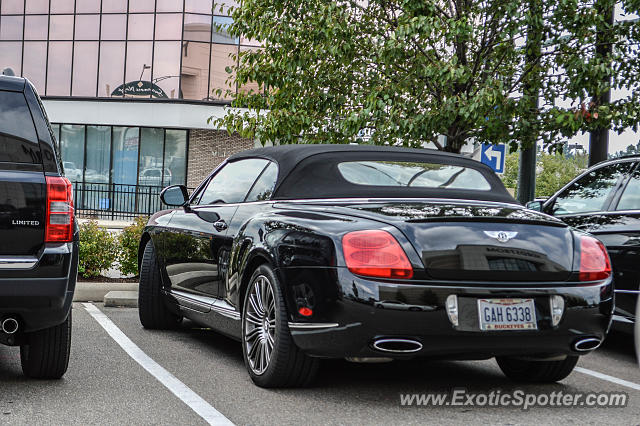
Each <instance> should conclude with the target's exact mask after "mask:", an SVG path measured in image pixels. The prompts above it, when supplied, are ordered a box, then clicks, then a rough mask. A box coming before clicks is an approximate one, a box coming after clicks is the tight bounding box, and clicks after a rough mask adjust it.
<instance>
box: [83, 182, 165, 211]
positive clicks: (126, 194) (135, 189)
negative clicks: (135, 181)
mask: <svg viewBox="0 0 640 426" xmlns="http://www.w3.org/2000/svg"><path fill="white" fill-rule="evenodd" d="M161 191H162V187H161V186H151V185H123V184H114V183H87V182H73V200H74V204H75V208H76V216H78V217H82V218H92V219H109V220H116V219H131V218H135V217H137V216H150V215H152V214H154V213H155V212H157V211H159V210H162V209H163V208H166V206H165V205H164V204H163V203H162V201H160V192H161Z"/></svg>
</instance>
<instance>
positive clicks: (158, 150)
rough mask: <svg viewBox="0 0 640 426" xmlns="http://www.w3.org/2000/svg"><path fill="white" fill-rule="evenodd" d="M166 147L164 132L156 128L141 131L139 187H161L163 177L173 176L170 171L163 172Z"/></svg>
mask: <svg viewBox="0 0 640 426" xmlns="http://www.w3.org/2000/svg"><path fill="white" fill-rule="evenodd" d="M163 147H164V130H163V129H155V128H143V129H141V131H140V164H139V166H138V170H140V176H139V177H138V185H144V186H160V185H162V175H163V174H171V172H170V171H169V170H166V168H165V170H164V171H163V168H162V160H163V157H162V151H163Z"/></svg>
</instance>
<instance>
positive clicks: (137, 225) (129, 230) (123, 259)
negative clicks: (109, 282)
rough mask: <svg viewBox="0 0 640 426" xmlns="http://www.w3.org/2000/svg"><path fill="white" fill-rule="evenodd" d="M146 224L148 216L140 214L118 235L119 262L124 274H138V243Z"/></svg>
mask: <svg viewBox="0 0 640 426" xmlns="http://www.w3.org/2000/svg"><path fill="white" fill-rule="evenodd" d="M146 224H147V218H146V217H144V216H139V217H137V218H136V219H135V220H134V221H133V223H132V224H131V225H129V226H127V227H126V228H124V229H123V230H122V232H121V233H120V235H118V246H119V247H118V263H119V264H120V272H121V273H122V274H123V275H138V245H139V244H140V237H142V230H143V229H144V227H145V225H146Z"/></svg>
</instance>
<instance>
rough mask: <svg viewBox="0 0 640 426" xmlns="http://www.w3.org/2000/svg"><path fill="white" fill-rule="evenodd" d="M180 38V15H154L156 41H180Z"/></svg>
mask: <svg viewBox="0 0 640 426" xmlns="http://www.w3.org/2000/svg"><path fill="white" fill-rule="evenodd" d="M181 36H182V14H177V13H162V14H158V15H156V40H180V39H181Z"/></svg>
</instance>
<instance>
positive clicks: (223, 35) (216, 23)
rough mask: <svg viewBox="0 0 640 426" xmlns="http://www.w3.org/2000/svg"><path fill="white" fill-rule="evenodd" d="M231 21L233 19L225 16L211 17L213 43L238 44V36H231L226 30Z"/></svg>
mask: <svg viewBox="0 0 640 426" xmlns="http://www.w3.org/2000/svg"><path fill="white" fill-rule="evenodd" d="M232 23H233V19H232V18H229V17H227V16H214V17H213V33H212V34H211V41H212V42H213V43H224V44H238V38H237V37H232V36H231V35H230V34H229V33H228V32H227V31H228V28H229V26H230V25H231V24H232Z"/></svg>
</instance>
